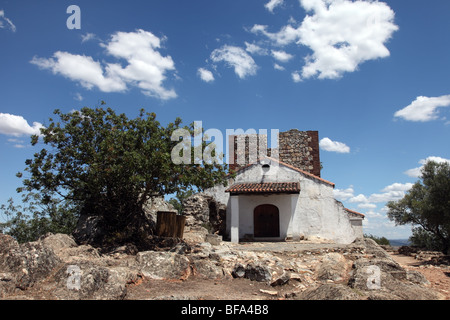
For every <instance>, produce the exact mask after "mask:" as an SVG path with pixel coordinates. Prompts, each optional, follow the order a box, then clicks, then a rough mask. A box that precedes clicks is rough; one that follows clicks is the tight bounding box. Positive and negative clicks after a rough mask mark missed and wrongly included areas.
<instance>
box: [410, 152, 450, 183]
mask: <svg viewBox="0 0 450 320" xmlns="http://www.w3.org/2000/svg"><path fill="white" fill-rule="evenodd" d="M428 161H434V162H437V163H445V162H447V163H448V164H450V159H445V158H441V157H434V156H431V157H428V158H426V159H422V160H420V161H419V163H420V164H421V166H420V167H417V168H413V169H409V170H406V171H405V174H406V175H408V176H410V177H412V178H420V177H421V176H422V168H423V166H424V165H425V164H426V163H427V162H428Z"/></svg>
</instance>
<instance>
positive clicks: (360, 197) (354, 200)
mask: <svg viewBox="0 0 450 320" xmlns="http://www.w3.org/2000/svg"><path fill="white" fill-rule="evenodd" d="M367 201H368V199H367V197H366V196H365V195H363V194H358V195H357V196H354V197H351V198H350V199H349V200H348V202H350V203H360V202H362V203H366V202H367Z"/></svg>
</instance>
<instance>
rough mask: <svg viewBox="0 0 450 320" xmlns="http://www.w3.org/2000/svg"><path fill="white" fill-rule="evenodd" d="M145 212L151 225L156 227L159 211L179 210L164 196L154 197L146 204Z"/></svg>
mask: <svg viewBox="0 0 450 320" xmlns="http://www.w3.org/2000/svg"><path fill="white" fill-rule="evenodd" d="M143 209H144V213H145V217H146V218H147V220H148V222H149V223H150V225H151V226H152V227H153V228H154V227H156V221H157V213H158V211H166V212H177V210H176V209H175V207H174V206H173V205H172V204H170V203H169V202H167V201H165V200H164V197H153V198H150V199H149V200H147V202H146V203H145V204H144V207H143Z"/></svg>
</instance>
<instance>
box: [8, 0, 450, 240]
mask: <svg viewBox="0 0 450 320" xmlns="http://www.w3.org/2000/svg"><path fill="white" fill-rule="evenodd" d="M70 5H77V6H78V8H79V9H80V18H81V19H80V20H77V19H75V20H73V19H72V18H76V17H77V16H76V13H77V12H76V11H71V10H69V13H67V9H68V7H69V6H70ZM74 14H75V15H74ZM449 17H450V2H449V1H446V0H432V1H424V0H409V1H405V0H386V1H350V0H259V1H258V0H245V1H238V0H227V1H210V0H195V1H181V0H152V1H139V0H133V1H127V2H125V1H70V2H69V1H57V2H56V1H21V0H17V1H0V150H1V153H0V168H1V169H0V203H5V202H6V200H7V199H8V198H9V197H15V198H17V195H16V192H15V189H16V188H17V187H18V186H20V185H21V181H20V180H19V179H18V178H16V177H15V174H16V173H17V172H18V171H23V169H24V168H25V163H24V162H25V160H26V159H27V158H31V157H32V155H33V153H35V152H36V151H38V150H40V149H39V148H40V147H42V145H41V146H36V147H31V146H30V143H29V135H30V134H32V133H34V132H37V130H38V129H39V127H41V126H45V125H46V123H48V118H49V117H51V116H52V112H53V110H54V109H55V108H59V109H61V110H63V111H65V112H69V111H71V110H76V109H79V108H81V107H83V106H89V107H96V106H99V103H100V101H101V100H104V101H106V102H107V105H108V106H109V107H112V108H114V109H115V110H116V111H117V112H124V113H126V114H127V115H128V116H129V117H131V118H132V117H135V116H137V115H138V112H139V109H140V108H145V109H146V110H147V111H150V112H155V113H156V114H157V117H158V119H159V120H160V121H161V122H162V123H167V122H169V121H173V120H174V119H175V118H176V117H181V118H182V119H183V122H184V123H186V124H187V123H190V122H192V121H202V123H203V127H204V128H205V129H209V128H215V129H219V130H221V131H222V132H223V133H224V134H225V131H226V129H238V128H242V129H244V130H247V129H250V128H253V129H256V130H258V129H267V130H269V131H270V129H278V130H280V131H286V130H289V129H292V128H297V129H299V130H318V131H319V137H320V139H321V161H322V164H323V170H322V177H323V178H324V179H327V180H329V181H332V182H334V183H335V184H336V189H335V194H336V198H337V199H339V200H341V201H342V202H343V203H344V204H345V205H346V207H348V208H349V209H353V210H356V211H359V212H362V213H364V214H365V215H366V220H365V225H364V228H365V229H364V231H365V232H366V233H370V234H374V235H377V236H385V237H387V238H389V239H398V238H407V237H408V236H409V235H410V234H411V230H410V227H395V226H394V224H393V223H392V222H390V221H389V220H388V219H387V218H386V210H385V203H386V201H388V200H396V199H399V198H401V197H402V196H403V195H404V192H405V191H407V190H408V189H409V188H410V187H411V186H412V183H414V182H415V181H417V180H418V168H420V167H421V165H422V164H423V163H424V161H425V160H426V159H435V160H438V161H450V160H449V159H450V148H449V142H448V141H449V138H450V113H449V108H448V107H449V106H450V85H449V80H450V59H449V58H450V37H449V36H448V35H449V34H450V19H449ZM68 20H69V21H68ZM68 22H69V26H70V25H71V23H75V22H80V28H79V29H76V28H75V29H70V28H69V27H68ZM75 26H76V25H75Z"/></svg>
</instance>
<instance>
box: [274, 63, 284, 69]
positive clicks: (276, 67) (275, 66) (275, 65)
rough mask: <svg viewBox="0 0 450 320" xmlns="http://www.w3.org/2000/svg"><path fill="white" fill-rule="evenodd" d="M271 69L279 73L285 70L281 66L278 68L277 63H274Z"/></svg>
mask: <svg viewBox="0 0 450 320" xmlns="http://www.w3.org/2000/svg"><path fill="white" fill-rule="evenodd" d="M273 68H274V69H275V70H280V71H283V70H285V68H284V67H283V66H280V65H279V64H278V63H274V64H273Z"/></svg>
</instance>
